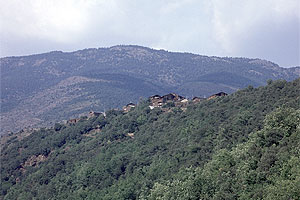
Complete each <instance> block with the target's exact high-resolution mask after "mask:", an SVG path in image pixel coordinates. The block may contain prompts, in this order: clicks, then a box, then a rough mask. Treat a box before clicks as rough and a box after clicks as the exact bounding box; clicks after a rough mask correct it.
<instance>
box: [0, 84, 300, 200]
mask: <svg viewBox="0 0 300 200" xmlns="http://www.w3.org/2000/svg"><path fill="white" fill-rule="evenodd" d="M299 94H300V79H296V80H295V81H293V82H287V81H284V80H278V81H269V82H268V85H267V86H264V87H258V88H253V87H251V86H249V87H247V88H246V89H243V90H239V91H237V92H235V93H233V94H230V95H227V96H221V97H216V98H213V99H209V100H208V99H206V100H201V101H200V102H198V103H195V102H191V101H190V102H188V105H187V106H186V107H185V108H184V109H183V108H181V107H177V106H176V104H171V103H169V104H165V105H164V106H162V107H156V108H152V109H151V108H150V107H149V105H150V100H141V101H140V103H139V104H138V105H137V106H136V107H135V108H132V109H131V110H130V111H128V112H122V111H119V110H109V111H107V112H106V115H105V116H104V115H99V116H97V117H90V118H87V117H82V118H81V120H79V121H78V122H76V123H69V124H55V126H54V127H53V128H41V129H39V130H36V131H33V132H20V133H12V134H10V135H9V136H6V137H2V145H1V199H9V200H13V199H72V200H73V199H110V200H111V199H116V200H120V199H166V200H167V199H278V200H279V199H299V197H300V151H299V149H300V95H299Z"/></svg>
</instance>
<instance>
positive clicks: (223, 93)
mask: <svg viewBox="0 0 300 200" xmlns="http://www.w3.org/2000/svg"><path fill="white" fill-rule="evenodd" d="M226 95H228V94H226V93H225V92H219V93H217V94H213V95H211V96H210V97H208V98H207V100H210V99H213V98H216V97H221V96H226Z"/></svg>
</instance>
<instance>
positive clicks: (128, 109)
mask: <svg viewBox="0 0 300 200" xmlns="http://www.w3.org/2000/svg"><path fill="white" fill-rule="evenodd" d="M135 106H136V105H135V104H133V103H129V104H127V105H126V106H123V111H124V112H129V111H130V110H131V109H132V108H135Z"/></svg>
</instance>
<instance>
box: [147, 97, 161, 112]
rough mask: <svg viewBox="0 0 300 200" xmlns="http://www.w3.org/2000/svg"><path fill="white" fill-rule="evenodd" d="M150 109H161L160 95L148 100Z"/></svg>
mask: <svg viewBox="0 0 300 200" xmlns="http://www.w3.org/2000/svg"><path fill="white" fill-rule="evenodd" d="M149 99H150V104H151V105H150V109H153V108H155V107H161V106H162V105H163V98H162V97H161V96H160V95H154V96H151V97H150V98H149Z"/></svg>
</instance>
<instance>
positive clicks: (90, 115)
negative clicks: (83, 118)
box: [88, 111, 102, 118]
mask: <svg viewBox="0 0 300 200" xmlns="http://www.w3.org/2000/svg"><path fill="white" fill-rule="evenodd" d="M101 114H102V113H99V112H94V111H91V112H89V115H88V118H91V117H98V116H100V115H101Z"/></svg>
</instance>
